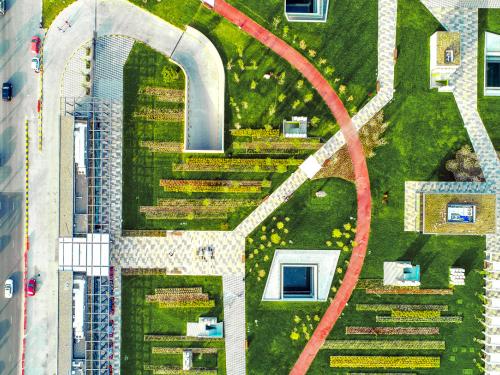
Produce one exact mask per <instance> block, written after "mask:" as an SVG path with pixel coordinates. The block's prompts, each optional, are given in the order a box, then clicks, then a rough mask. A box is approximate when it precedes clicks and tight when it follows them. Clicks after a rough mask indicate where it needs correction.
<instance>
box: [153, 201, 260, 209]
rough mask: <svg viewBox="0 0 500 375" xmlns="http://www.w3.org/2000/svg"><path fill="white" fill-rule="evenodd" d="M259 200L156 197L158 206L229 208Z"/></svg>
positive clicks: (250, 204)
mask: <svg viewBox="0 0 500 375" xmlns="http://www.w3.org/2000/svg"><path fill="white" fill-rule="evenodd" d="M260 202H261V200H260V199H208V198H206V199H169V198H160V199H158V206H168V207H169V208H171V209H172V208H175V207H190V208H191V207H200V206H203V207H212V208H214V207H217V208H221V209H223V210H230V209H233V208H237V207H253V206H257V205H258V204H259V203H260Z"/></svg>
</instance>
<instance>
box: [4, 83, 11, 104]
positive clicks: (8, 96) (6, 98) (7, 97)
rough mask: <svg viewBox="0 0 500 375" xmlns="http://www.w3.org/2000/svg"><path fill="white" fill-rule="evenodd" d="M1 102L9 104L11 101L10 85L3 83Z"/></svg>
mask: <svg viewBox="0 0 500 375" xmlns="http://www.w3.org/2000/svg"><path fill="white" fill-rule="evenodd" d="M2 100H3V101H6V102H9V101H11V100H12V83H10V82H4V83H3V85H2Z"/></svg>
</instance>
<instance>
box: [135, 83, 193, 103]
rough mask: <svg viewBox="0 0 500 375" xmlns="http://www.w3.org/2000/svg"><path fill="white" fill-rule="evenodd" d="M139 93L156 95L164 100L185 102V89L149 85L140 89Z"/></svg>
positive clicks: (158, 98)
mask: <svg viewBox="0 0 500 375" xmlns="http://www.w3.org/2000/svg"><path fill="white" fill-rule="evenodd" d="M138 93H139V94H146V95H151V96H154V97H155V98H156V99H157V100H160V101H164V102H172V103H184V90H177V89H169V88H166V87H151V86H147V87H143V88H141V89H139V92H138Z"/></svg>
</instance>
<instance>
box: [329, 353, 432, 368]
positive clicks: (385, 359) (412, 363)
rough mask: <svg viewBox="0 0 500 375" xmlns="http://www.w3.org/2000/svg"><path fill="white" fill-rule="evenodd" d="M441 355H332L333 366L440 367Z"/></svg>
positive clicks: (331, 363) (331, 365)
mask: <svg viewBox="0 0 500 375" xmlns="http://www.w3.org/2000/svg"><path fill="white" fill-rule="evenodd" d="M440 364H441V363H440V357H424V356H421V357H420V356H419V357H417V356H402V357H397V356H348V355H346V356H344V355H340V356H330V367H333V368H409V369H413V368H439V367H440Z"/></svg>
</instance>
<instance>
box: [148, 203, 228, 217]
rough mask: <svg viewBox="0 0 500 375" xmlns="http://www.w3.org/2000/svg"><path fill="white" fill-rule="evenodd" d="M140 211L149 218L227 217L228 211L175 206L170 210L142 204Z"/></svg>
mask: <svg viewBox="0 0 500 375" xmlns="http://www.w3.org/2000/svg"><path fill="white" fill-rule="evenodd" d="M150 209H151V210H150ZM139 212H140V213H143V214H144V217H145V218H146V219H148V220H194V219H198V220H199V219H227V212H219V211H213V210H210V209H209V208H207V209H204V208H196V209H186V208H184V209H182V208H179V209H175V207H174V208H173V209H172V210H170V209H169V208H168V207H158V206H142V207H140V208H139Z"/></svg>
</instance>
